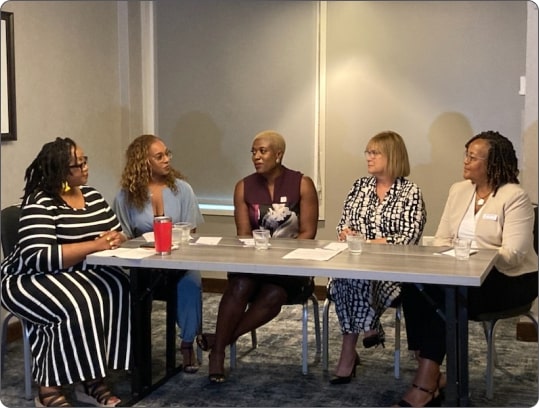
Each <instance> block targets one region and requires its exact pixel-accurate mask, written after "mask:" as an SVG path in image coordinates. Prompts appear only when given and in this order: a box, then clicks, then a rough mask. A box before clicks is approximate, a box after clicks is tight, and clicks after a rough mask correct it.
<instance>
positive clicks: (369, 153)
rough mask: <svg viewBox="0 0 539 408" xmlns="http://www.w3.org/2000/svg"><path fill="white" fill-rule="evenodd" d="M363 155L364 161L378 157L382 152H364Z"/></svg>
mask: <svg viewBox="0 0 539 408" xmlns="http://www.w3.org/2000/svg"><path fill="white" fill-rule="evenodd" d="M363 153H364V154H365V158H366V159H370V158H371V157H376V156H380V155H381V154H382V152H380V151H378V150H365V151H364V152H363Z"/></svg>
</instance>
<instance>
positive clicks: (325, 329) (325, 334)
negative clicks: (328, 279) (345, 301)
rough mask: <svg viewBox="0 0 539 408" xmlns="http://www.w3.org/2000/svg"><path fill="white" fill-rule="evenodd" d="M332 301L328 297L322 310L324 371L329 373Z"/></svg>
mask: <svg viewBox="0 0 539 408" xmlns="http://www.w3.org/2000/svg"><path fill="white" fill-rule="evenodd" d="M330 306H331V300H329V298H327V297H326V300H325V301H324V309H323V310H322V369H323V370H324V371H328V366H329V361H328V358H329V356H328V355H329V308H330Z"/></svg>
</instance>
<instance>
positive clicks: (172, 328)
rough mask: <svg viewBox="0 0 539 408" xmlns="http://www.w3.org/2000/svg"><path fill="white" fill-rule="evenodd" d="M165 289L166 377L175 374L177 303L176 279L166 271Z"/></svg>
mask: <svg viewBox="0 0 539 408" xmlns="http://www.w3.org/2000/svg"><path fill="white" fill-rule="evenodd" d="M167 273H168V275H167V279H166V287H167V294H166V296H167V300H166V303H167V304H166V309H167V312H166V313H167V315H166V346H165V349H166V351H165V353H166V372H167V376H170V375H172V374H174V373H177V372H178V370H177V367H176V309H177V307H176V305H177V303H178V301H177V296H176V287H177V285H178V278H177V277H176V278H175V277H174V276H172V274H170V273H169V271H167Z"/></svg>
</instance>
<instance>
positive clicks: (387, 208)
mask: <svg viewBox="0 0 539 408" xmlns="http://www.w3.org/2000/svg"><path fill="white" fill-rule="evenodd" d="M426 221H427V213H426V209H425V203H424V201H423V194H422V193H421V190H420V189H419V187H418V186H417V185H416V184H415V183H413V182H411V181H409V180H407V179H406V178H404V177H398V178H397V179H395V181H394V182H393V185H392V186H391V188H390V189H389V191H388V192H387V194H386V196H385V197H384V200H383V201H382V202H379V199H378V195H377V194H376V178H375V177H361V178H359V179H358V180H356V181H355V182H354V185H353V186H352V188H351V190H350V192H349V193H348V195H347V197H346V199H345V201H344V207H343V212H342V215H341V219H340V221H339V224H338V225H337V234H339V233H340V232H341V231H342V230H343V229H344V228H346V227H348V228H350V229H351V230H352V231H355V232H357V233H359V234H362V235H364V236H365V238H366V239H375V238H386V240H387V243H388V244H417V243H418V242H419V240H420V239H421V235H422V233H423V228H424V226H425V223H426Z"/></svg>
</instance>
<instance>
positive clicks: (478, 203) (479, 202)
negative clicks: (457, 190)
mask: <svg viewBox="0 0 539 408" xmlns="http://www.w3.org/2000/svg"><path fill="white" fill-rule="evenodd" d="M490 193H492V191H489V192H488V193H487V194H485V196H484V197H481V196H480V195H479V193H478V192H477V190H475V195H476V200H477V197H479V200H477V201H476V202H475V204H476V205H477V206H478V207H481V206H482V205H483V204H485V198H487V197H488V196H489V195H490Z"/></svg>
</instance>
